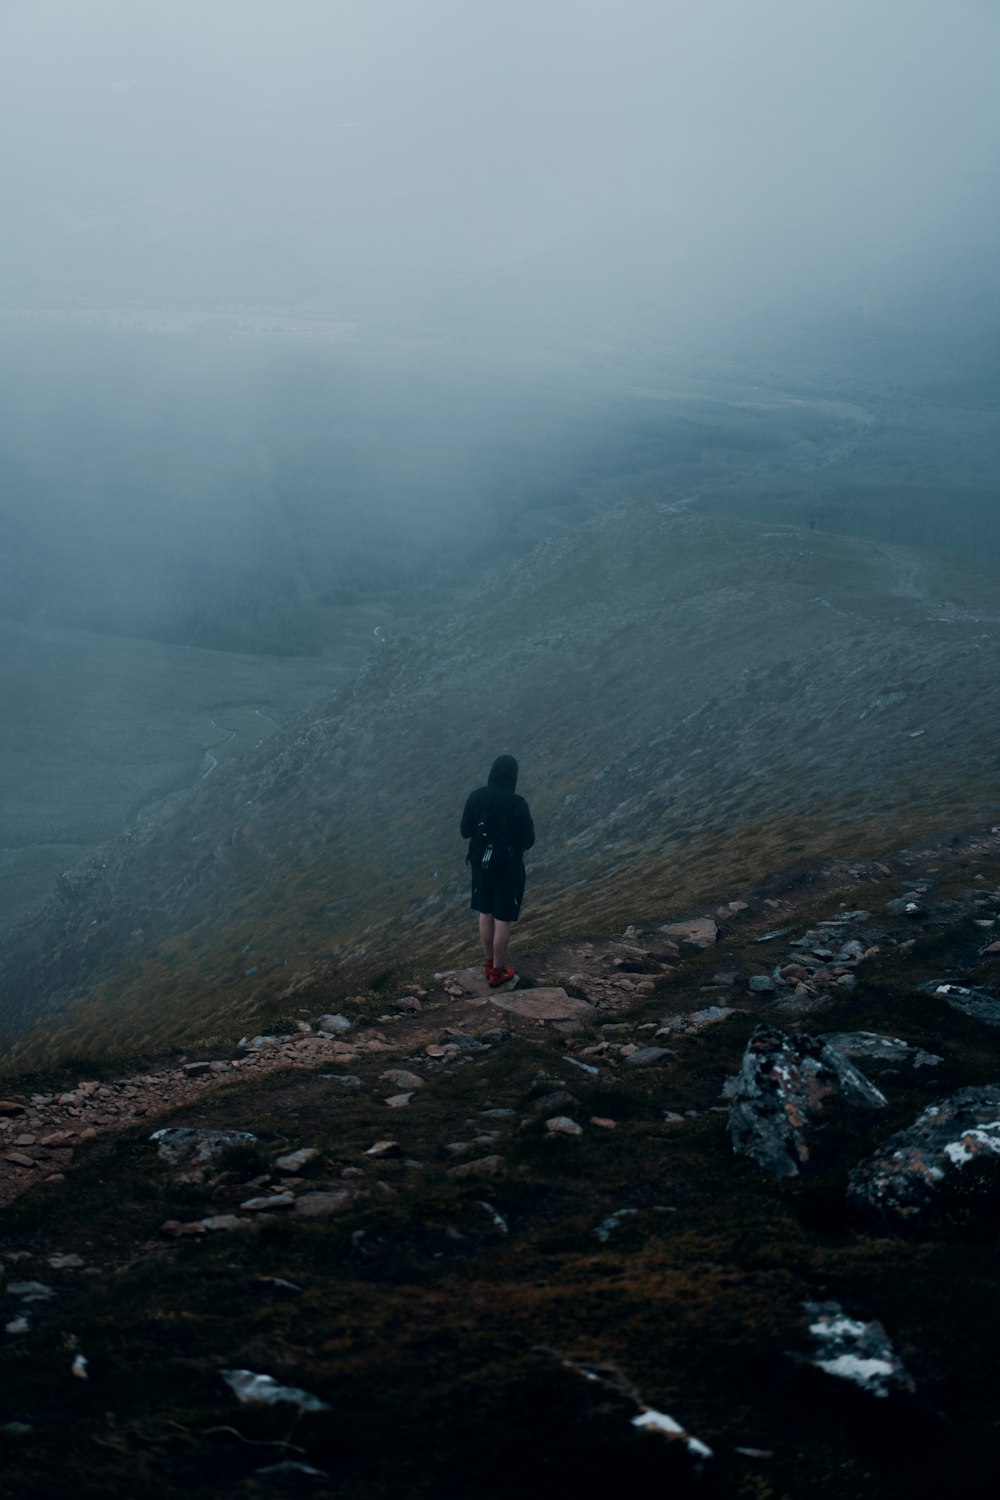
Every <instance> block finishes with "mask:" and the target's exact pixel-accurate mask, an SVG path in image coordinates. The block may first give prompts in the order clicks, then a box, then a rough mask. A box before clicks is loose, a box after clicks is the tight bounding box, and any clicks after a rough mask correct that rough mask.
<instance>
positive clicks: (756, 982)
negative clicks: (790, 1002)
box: [747, 974, 778, 995]
mask: <svg viewBox="0 0 1000 1500" xmlns="http://www.w3.org/2000/svg"><path fill="white" fill-rule="evenodd" d="M777 988H778V986H777V985H776V984H775V982H774V980H773V979H772V978H771V977H770V975H768V974H755V975H754V976H753V978H752V979H750V980H748V981H747V989H748V990H749V991H750V993H751V995H773V994H774V993H775V992H776V990H777Z"/></svg>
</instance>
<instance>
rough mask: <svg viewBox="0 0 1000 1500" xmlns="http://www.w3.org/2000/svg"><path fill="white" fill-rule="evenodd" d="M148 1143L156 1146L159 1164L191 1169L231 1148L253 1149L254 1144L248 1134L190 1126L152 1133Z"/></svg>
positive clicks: (180, 1126)
mask: <svg viewBox="0 0 1000 1500" xmlns="http://www.w3.org/2000/svg"><path fill="white" fill-rule="evenodd" d="M149 1139H150V1140H151V1141H155V1142H156V1154H157V1156H159V1157H160V1158H161V1160H163V1161H168V1162H170V1163H171V1164H172V1165H174V1166H192V1167H200V1166H204V1165H205V1164H206V1163H208V1162H210V1161H214V1160H215V1158H216V1157H217V1156H221V1154H222V1152H223V1151H226V1150H228V1149H229V1148H230V1147H231V1146H253V1145H255V1144H256V1141H257V1137H256V1136H255V1135H252V1134H251V1132H250V1131H249V1130H202V1129H195V1128H194V1127H192V1126H190V1125H178V1126H174V1127H172V1128H167V1129H165V1130H154V1132H153V1134H152V1135H151V1136H150V1138H149Z"/></svg>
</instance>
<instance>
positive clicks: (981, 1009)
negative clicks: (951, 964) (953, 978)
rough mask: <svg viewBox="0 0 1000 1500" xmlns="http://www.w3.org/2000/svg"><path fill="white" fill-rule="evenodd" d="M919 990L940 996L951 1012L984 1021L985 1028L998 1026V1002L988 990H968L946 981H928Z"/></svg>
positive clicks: (999, 1007) (999, 1017) (999, 1015)
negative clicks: (957, 1012) (956, 1011)
mask: <svg viewBox="0 0 1000 1500" xmlns="http://www.w3.org/2000/svg"><path fill="white" fill-rule="evenodd" d="M920 989H921V990H925V991H929V992H930V993H931V994H933V995H940V996H941V999H942V1000H945V1001H947V1003H948V1004H949V1005H950V1006H951V1008H952V1010H959V1011H961V1012H962V1014H963V1015H965V1016H971V1017H972V1018H973V1020H975V1021H985V1023H986V1025H987V1026H1000V1000H998V999H997V998H996V996H995V995H991V994H990V992H989V991H988V990H977V989H970V988H969V987H968V986H966V985H964V984H952V983H951V982H950V981H948V980H943V981H941V982H938V981H937V980H934V979H932V980H929V981H928V983H926V984H922V985H921V986H920Z"/></svg>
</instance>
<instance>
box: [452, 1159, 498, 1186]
mask: <svg viewBox="0 0 1000 1500" xmlns="http://www.w3.org/2000/svg"><path fill="white" fill-rule="evenodd" d="M504 1167H505V1162H504V1159H503V1157H502V1156H480V1157H477V1158H476V1160H475V1161H463V1162H459V1164H458V1166H457V1167H449V1168H448V1176H449V1177H453V1178H455V1179H456V1181H461V1180H462V1178H464V1177H496V1176H497V1175H498V1174H499V1173H500V1172H502V1171H503V1170H504Z"/></svg>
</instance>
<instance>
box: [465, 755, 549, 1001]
mask: <svg viewBox="0 0 1000 1500" xmlns="http://www.w3.org/2000/svg"><path fill="white" fill-rule="evenodd" d="M516 786H517V761H516V760H515V759H514V757H513V755H498V756H497V758H496V760H495V761H494V762H493V765H492V767H491V769H490V774H489V779H488V781H487V784H486V786H480V787H477V788H476V790H475V791H474V792H470V793H469V796H468V797H467V799H466V803H465V808H464V811H463V812H462V837H463V839H468V840H469V850H468V853H467V854H466V856H465V860H466V863H467V864H468V865H470V866H471V867H472V901H471V903H470V904H471V906H472V910H473V911H477V912H478V913H479V936H480V938H481V939H482V943H483V960H484V962H483V970H484V972H485V974H486V978H487V981H488V983H489V985H490V988H491V989H496V988H497V987H498V986H499V985H501V984H507V983H508V982H509V981H510V980H511V979H513V978H514V970H513V969H512V968H510V967H508V965H507V944H508V943H509V941H510V929H511V924H512V923H513V922H516V921H517V919H518V917H519V916H520V915H521V902H522V900H523V898H524V851H525V850H526V849H530V848H531V846H532V844H533V843H534V842H535V828H534V824H533V823H532V821H531V812H530V810H529V808H528V804H527V802H525V800H524V798H523V797H519V796H518V795H517V793H516V791H515V790H514V789H515V787H516Z"/></svg>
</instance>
